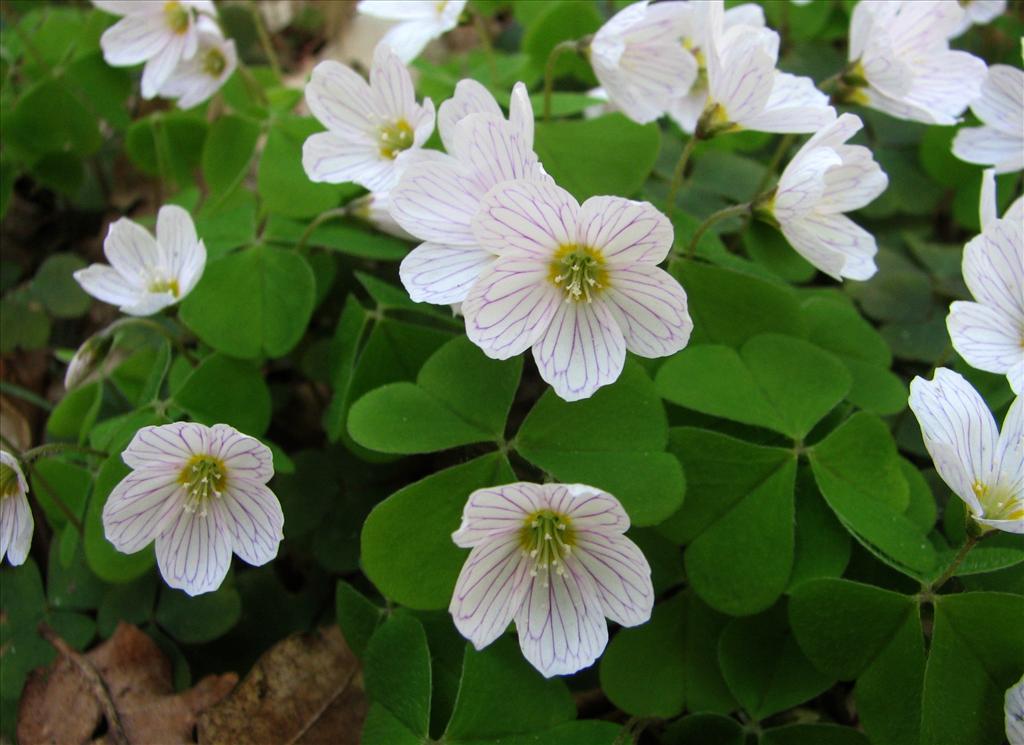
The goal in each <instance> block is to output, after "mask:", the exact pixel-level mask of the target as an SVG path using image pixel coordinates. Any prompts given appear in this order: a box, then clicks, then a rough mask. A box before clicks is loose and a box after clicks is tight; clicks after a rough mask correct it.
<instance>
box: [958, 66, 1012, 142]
mask: <svg viewBox="0 0 1024 745" xmlns="http://www.w3.org/2000/svg"><path fill="white" fill-rule="evenodd" d="M971 111H973V112H974V113H975V114H976V115H977V116H978V118H979V119H981V120H982V121H983V122H985V124H987V125H989V126H990V127H994V128H995V129H997V130H999V131H1001V132H1005V133H1006V134H1008V135H1011V136H1015V137H1016V138H1017V139H1018V140H1020V139H1021V130H1022V129H1024V70H1019V69H1017V68H1016V67H1011V66H1010V65H992V66H991V67H989V68H988V74H987V75H986V77H985V82H984V83H982V84H981V95H979V96H978V98H976V99H975V100H974V101H972V102H971Z"/></svg>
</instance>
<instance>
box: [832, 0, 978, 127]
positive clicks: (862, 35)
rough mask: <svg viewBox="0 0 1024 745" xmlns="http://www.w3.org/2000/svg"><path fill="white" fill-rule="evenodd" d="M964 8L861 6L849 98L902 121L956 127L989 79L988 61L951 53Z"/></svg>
mask: <svg viewBox="0 0 1024 745" xmlns="http://www.w3.org/2000/svg"><path fill="white" fill-rule="evenodd" d="M963 14H964V10H963V8H961V7H960V4H959V3H956V2H947V0H870V1H869V2H863V1H862V2H859V3H857V6H856V7H855V8H854V9H853V17H852V18H851V20H850V64H851V66H852V72H851V73H850V74H849V75H848V76H847V79H848V80H852V81H853V82H854V83H855V84H857V85H858V87H856V88H855V89H854V91H853V92H852V94H851V95H850V96H849V97H848V100H850V101H852V102H855V103H859V104H863V105H865V106H870V107H872V108H875V109H878V110H879V111H883V112H885V113H886V114H889V115H891V116H895V117H897V118H899V119H909V120H911V121H917V122H924V123H925V124H956V122H957V117H959V116H960V114H962V113H963V111H964V109H966V108H967V104H968V103H970V102H971V101H972V100H974V99H975V98H976V97H977V95H978V92H979V91H980V89H981V83H982V81H983V80H984V79H985V69H986V68H985V63H984V62H982V61H981V60H980V59H978V58H977V57H975V56H974V55H971V54H968V53H967V52H960V51H955V50H951V49H950V48H949V35H950V34H951V33H953V30H954V29H955V28H956V27H957V25H958V24H959V23H960V19H961V18H962V17H963Z"/></svg>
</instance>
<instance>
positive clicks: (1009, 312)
mask: <svg viewBox="0 0 1024 745" xmlns="http://www.w3.org/2000/svg"><path fill="white" fill-rule="evenodd" d="M981 194H982V196H981V199H982V207H981V213H982V231H981V235H979V236H977V237H975V238H974V239H973V240H971V241H970V242H969V243H968V244H967V245H966V246H965V247H964V259H963V275H964V282H966V283H967V287H968V289H970V291H971V295H972V296H973V297H974V299H975V300H976V301H977V302H965V301H959V300H958V301H956V302H954V303H952V304H951V305H950V308H949V316H948V317H947V318H946V326H947V328H948V329H949V338H950V339H951V340H952V342H953V348H954V349H956V351H957V352H958V353H959V355H960V356H961V357H963V358H964V360H965V361H966V362H967V364H969V365H970V366H971V367H974V368H977V369H979V370H986V371H988V372H992V373H997V374H999V375H1006V377H1007V378H1008V379H1009V381H1010V387H1011V388H1013V390H1014V392H1015V393H1017V394H1018V395H1019V394H1020V393H1021V392H1022V391H1024V197H1022V198H1020V199H1017V201H1016V202H1014V203H1013V204H1012V205H1010V208H1009V209H1008V210H1006V214H1005V215H1003V219H1002V220H997V219H996V217H995V211H996V205H995V199H996V197H995V175H994V173H993V171H992V170H991V169H990V170H987V171H985V179H984V182H983V188H982V193H981Z"/></svg>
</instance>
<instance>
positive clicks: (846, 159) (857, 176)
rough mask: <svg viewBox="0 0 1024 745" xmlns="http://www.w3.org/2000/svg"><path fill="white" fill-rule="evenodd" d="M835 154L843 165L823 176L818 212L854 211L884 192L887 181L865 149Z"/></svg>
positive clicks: (851, 147) (847, 149)
mask: <svg viewBox="0 0 1024 745" xmlns="http://www.w3.org/2000/svg"><path fill="white" fill-rule="evenodd" d="M844 116H845V115H844ZM836 152H838V153H839V155H840V156H841V157H842V159H843V163H842V165H840V166H833V167H832V168H829V169H828V171H827V172H826V174H825V190H824V192H823V193H822V198H821V201H819V202H818V210H819V211H820V212H825V213H836V212H852V211H853V210H858V209H860V208H861V207H864V206H866V205H867V204H868V203H869V202H871V201H873V200H874V199H875V197H877V196H878V195H879V194H881V193H882V192H883V191H885V190H886V188H888V186H889V177H888V176H887V175H886V174H885V173H884V172H883V171H882V167H881V166H880V165H878V163H876V162H875V160H874V158H873V157H872V155H871V151H870V150H868V149H867V148H866V147H861V146H859V145H842V146H839V147H837V148H836Z"/></svg>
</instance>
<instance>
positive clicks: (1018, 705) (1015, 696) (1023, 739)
mask: <svg viewBox="0 0 1024 745" xmlns="http://www.w3.org/2000/svg"><path fill="white" fill-rule="evenodd" d="M1000 12H1001V11H1000ZM1004 702H1005V703H1004V709H1005V713H1006V739H1007V740H1009V742H1010V745H1024V675H1022V676H1021V679H1020V680H1018V681H1017V683H1016V684H1014V685H1012V686H1010V687H1009V688H1008V689H1006V696H1005V697H1004Z"/></svg>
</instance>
